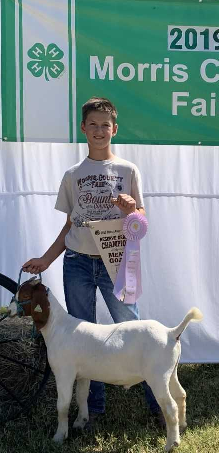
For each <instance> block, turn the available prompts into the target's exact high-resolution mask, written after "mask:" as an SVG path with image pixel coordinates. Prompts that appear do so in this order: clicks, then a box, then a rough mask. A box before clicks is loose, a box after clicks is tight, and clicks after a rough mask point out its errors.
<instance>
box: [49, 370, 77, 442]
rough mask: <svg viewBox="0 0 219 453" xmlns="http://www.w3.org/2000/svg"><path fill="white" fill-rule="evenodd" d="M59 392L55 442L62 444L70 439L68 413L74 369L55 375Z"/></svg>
mask: <svg viewBox="0 0 219 453" xmlns="http://www.w3.org/2000/svg"><path fill="white" fill-rule="evenodd" d="M55 379H56V387H57V392H58V400H57V410H58V429H57V431H56V433H55V436H54V437H53V440H54V441H55V442H60V443H62V442H63V440H64V439H67V437H68V411H69V406H70V403H71V399H72V391H73V384H74V380H75V374H74V373H73V370H72V369H69V370H67V369H65V370H64V371H63V370H62V371H59V372H58V373H57V372H56V373H55Z"/></svg>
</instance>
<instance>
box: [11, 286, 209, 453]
mask: <svg viewBox="0 0 219 453" xmlns="http://www.w3.org/2000/svg"><path fill="white" fill-rule="evenodd" d="M48 299H49V302H50V315H49V318H48V321H47V324H46V325H45V327H43V328H42V329H41V332H42V335H43V337H44V339H45V343H46V346H47V352H48V360H49V363H50V366H51V369H52V371H53V373H54V375H55V379H56V385H57V391H58V402H57V408H58V420H59V425H58V429H57V432H56V434H55V436H54V440H56V441H59V442H61V441H62V440H63V439H64V438H67V436H68V410H69V405H70V402H71V398H72V388H73V384H74V381H75V379H77V388H76V400H77V403H78V406H79V412H78V417H77V419H76V420H75V422H74V427H80V428H83V427H84V426H85V424H86V422H87V421H88V419H89V414H88V407H87V397H88V392H89V381H90V380H95V381H101V382H105V383H110V384H116V385H123V386H124V387H125V388H129V387H130V386H132V385H134V384H137V383H139V382H142V381H144V380H145V381H147V383H148V384H149V385H150V387H151V388H152V391H153V393H154V395H155V397H156V399H157V401H158V403H159V405H160V407H161V409H162V411H163V414H164V417H165V421H166V426H167V444H166V451H170V450H171V448H172V446H174V445H179V443H180V437H179V427H180V428H181V430H184V429H185V427H186V409H185V399H186V392H185V391H184V389H183V388H182V387H181V385H180V384H179V382H178V378H177V365H178V361H179V358H180V352H181V345H180V341H179V340H178V337H179V335H180V334H181V333H182V331H183V330H184V329H185V328H186V327H187V325H188V323H189V322H190V321H191V320H197V321H198V320H200V319H201V318H202V314H201V312H200V311H199V310H198V309H197V308H193V309H191V310H190V311H189V312H188V313H187V315H186V317H185V318H184V320H183V321H182V322H181V324H179V326H177V327H175V328H168V327H165V326H164V325H162V324H161V323H159V322H157V321H153V320H143V321H128V322H123V323H119V324H111V325H100V324H98V325H97V324H92V323H88V322H86V321H82V320H79V319H76V318H74V317H72V316H71V315H69V314H67V313H66V311H65V310H64V309H63V308H62V307H61V305H60V304H59V303H58V301H57V300H56V298H55V297H54V295H53V294H52V292H51V291H49V293H48ZM12 305H13V304H12ZM13 310H15V308H14V307H11V314H14V313H13Z"/></svg>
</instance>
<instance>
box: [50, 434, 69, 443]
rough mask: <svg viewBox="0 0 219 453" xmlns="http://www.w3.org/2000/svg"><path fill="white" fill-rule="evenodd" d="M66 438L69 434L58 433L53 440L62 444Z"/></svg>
mask: <svg viewBox="0 0 219 453" xmlns="http://www.w3.org/2000/svg"><path fill="white" fill-rule="evenodd" d="M66 438H67V434H60V433H56V434H55V436H53V438H52V440H53V442H55V443H56V444H62V443H63V441H64V440H65V439H66Z"/></svg>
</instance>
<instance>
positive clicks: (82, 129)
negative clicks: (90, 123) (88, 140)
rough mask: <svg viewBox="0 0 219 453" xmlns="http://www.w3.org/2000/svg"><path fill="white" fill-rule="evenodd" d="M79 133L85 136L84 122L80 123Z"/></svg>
mask: <svg viewBox="0 0 219 453" xmlns="http://www.w3.org/2000/svg"><path fill="white" fill-rule="evenodd" d="M81 132H82V133H83V134H86V132H85V125H84V122H83V121H81Z"/></svg>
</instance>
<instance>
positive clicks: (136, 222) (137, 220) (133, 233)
mask: <svg viewBox="0 0 219 453" xmlns="http://www.w3.org/2000/svg"><path fill="white" fill-rule="evenodd" d="M147 229H148V222H147V219H146V218H145V216H143V215H142V214H140V213H136V212H133V213H132V214H129V215H128V216H127V217H126V219H125V221H124V224H123V233H124V236H125V237H126V239H127V242H126V246H125V249H124V252H123V257H122V261H121V264H120V267H119V271H118V274H117V278H116V281H115V285H114V290H113V294H114V295H115V296H116V297H117V299H119V300H122V301H123V302H124V303H125V304H135V303H136V300H137V299H138V298H139V297H140V295H141V294H142V286H141V261H140V240H141V239H142V238H143V237H144V236H145V234H146V233H147Z"/></svg>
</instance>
